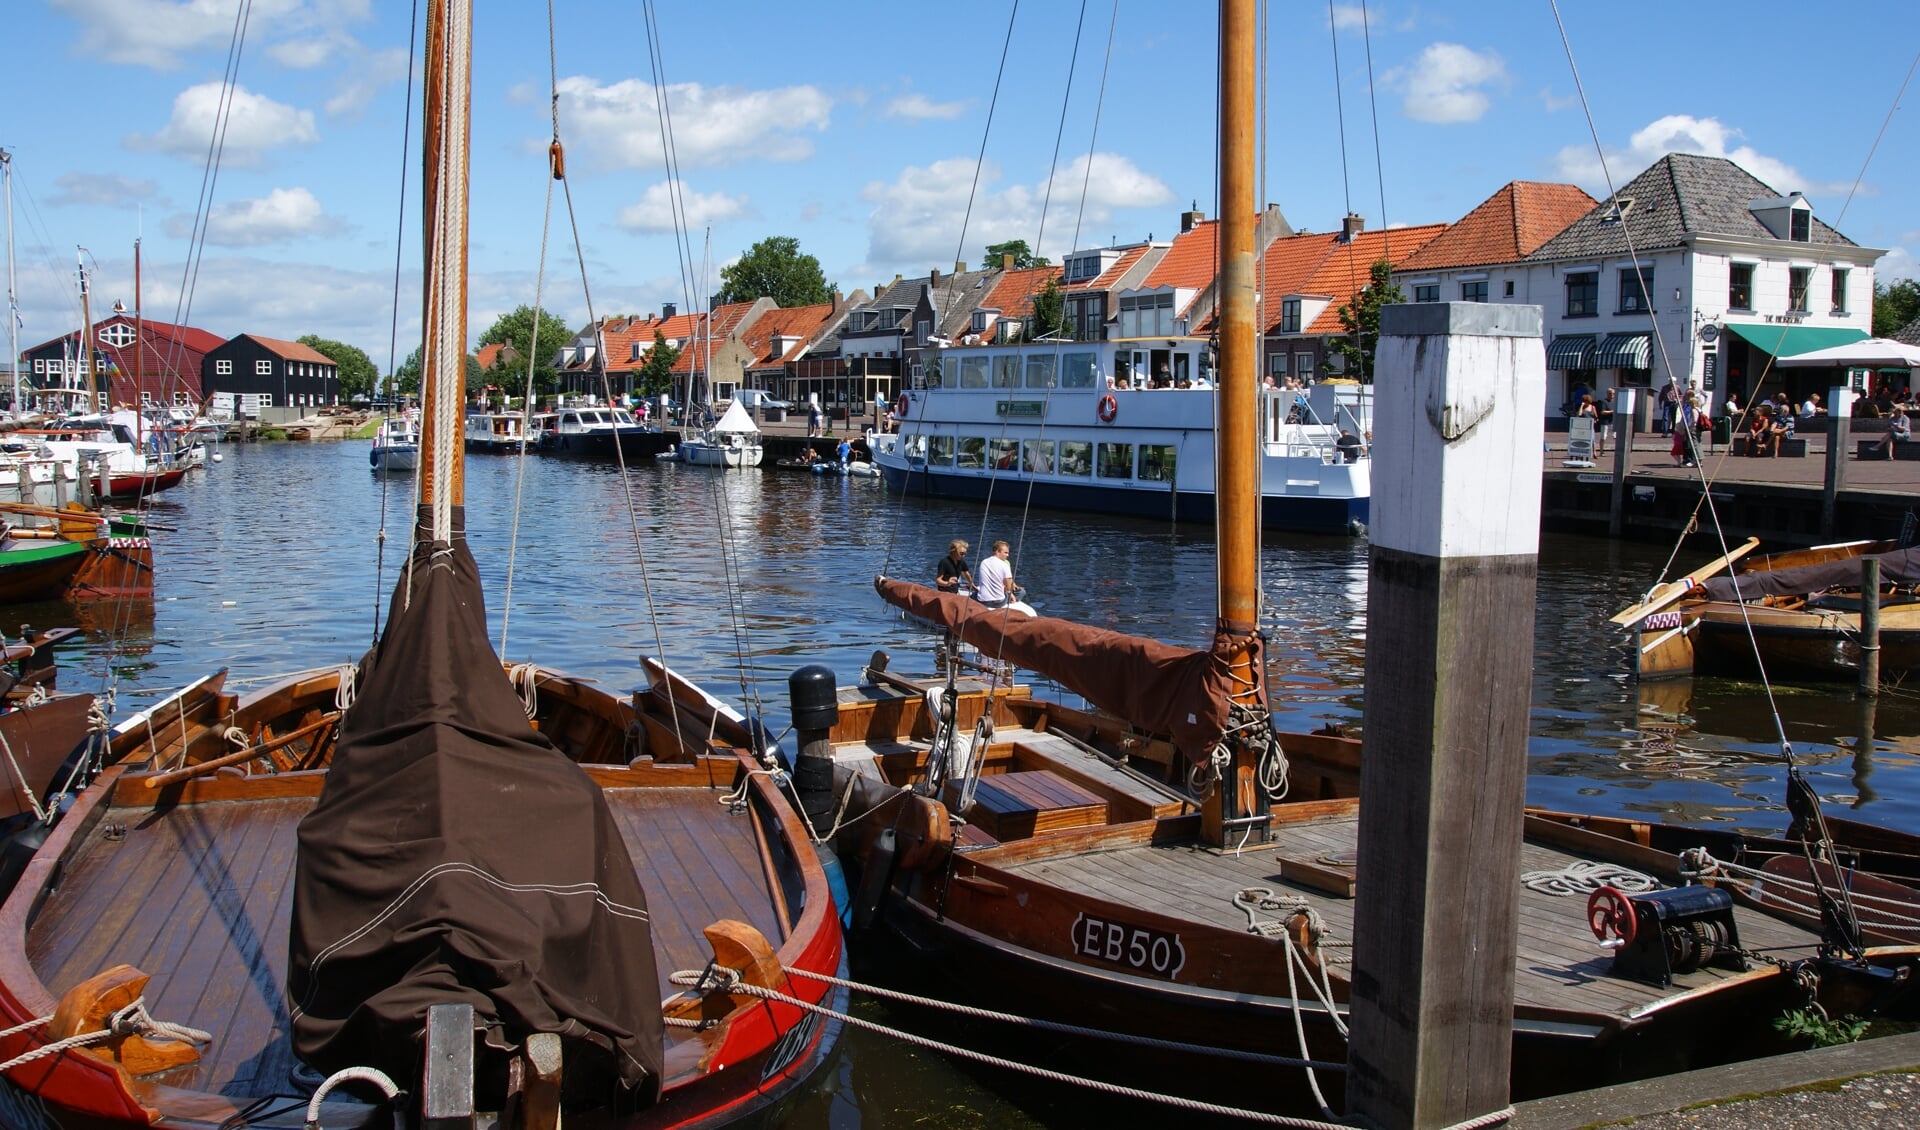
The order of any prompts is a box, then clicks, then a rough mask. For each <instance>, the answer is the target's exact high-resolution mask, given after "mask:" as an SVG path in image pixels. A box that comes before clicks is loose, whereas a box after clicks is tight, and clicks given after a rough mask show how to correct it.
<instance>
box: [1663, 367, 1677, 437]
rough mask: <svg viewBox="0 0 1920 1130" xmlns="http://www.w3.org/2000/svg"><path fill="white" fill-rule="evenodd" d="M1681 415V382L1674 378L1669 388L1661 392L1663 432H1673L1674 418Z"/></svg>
mask: <svg viewBox="0 0 1920 1130" xmlns="http://www.w3.org/2000/svg"><path fill="white" fill-rule="evenodd" d="M1679 414H1680V381H1679V378H1677V377H1676V378H1674V379H1672V380H1669V381H1668V382H1667V387H1665V388H1663V389H1661V390H1660V427H1661V429H1662V430H1663V431H1665V432H1667V433H1668V434H1671V433H1672V432H1673V421H1674V417H1676V416H1678V415H1679Z"/></svg>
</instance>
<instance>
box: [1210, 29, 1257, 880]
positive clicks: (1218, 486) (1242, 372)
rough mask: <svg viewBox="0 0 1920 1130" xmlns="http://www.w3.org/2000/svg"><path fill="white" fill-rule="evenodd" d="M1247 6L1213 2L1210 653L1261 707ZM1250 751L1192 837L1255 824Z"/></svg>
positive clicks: (1222, 835) (1238, 760) (1229, 834)
mask: <svg viewBox="0 0 1920 1130" xmlns="http://www.w3.org/2000/svg"><path fill="white" fill-rule="evenodd" d="M1255 44H1256V36H1255V27H1254V0H1221V2H1220V227H1219V231H1220V270H1219V275H1218V277H1219V298H1220V301H1219V311H1220V314H1219V324H1220V365H1219V376H1218V383H1219V388H1218V391H1216V392H1215V393H1214V397H1215V401H1214V404H1215V412H1216V413H1217V416H1216V419H1215V424H1214V431H1215V439H1214V460H1215V465H1214V506H1215V511H1216V513H1215V525H1216V530H1217V533H1216V537H1217V539H1218V540H1217V541H1216V543H1215V544H1216V545H1217V547H1218V550H1219V559H1218V562H1217V564H1216V568H1217V570H1218V575H1217V576H1216V578H1215V581H1216V590H1217V592H1218V593H1219V619H1218V622H1217V623H1216V625H1215V629H1214V631H1215V636H1216V640H1215V648H1216V650H1218V649H1220V648H1221V645H1222V644H1226V645H1227V649H1226V650H1227V651H1228V653H1229V654H1230V655H1231V660H1230V663H1231V666H1232V669H1233V674H1234V682H1235V685H1236V686H1238V687H1240V688H1242V690H1241V692H1240V693H1239V694H1237V695H1235V700H1236V701H1237V702H1238V703H1240V704H1241V705H1243V706H1246V707H1249V708H1251V709H1253V710H1255V711H1256V712H1258V713H1261V714H1264V713H1265V710H1266V697H1267V696H1266V673H1265V671H1264V670H1263V663H1262V661H1261V659H1260V655H1259V651H1258V650H1257V648H1255V647H1254V646H1252V645H1253V644H1254V639H1253V637H1254V635H1255V633H1256V632H1257V631H1258V630H1259V622H1260V445H1259V432H1258V427H1259V419H1260V411H1259V397H1260V392H1259V387H1258V380H1259V378H1258V373H1257V370H1258V369H1259V362H1258V345H1259V341H1258V332H1257V327H1256V326H1255V325H1254V320H1255V319H1254V291H1255V280H1254V274H1255V264H1256V256H1255V254H1254V226H1255V208H1256V205H1255V201H1254V177H1253V173H1254V153H1255V145H1256V140H1257V139H1256V135H1255V129H1254V97H1255V94H1256V93H1257V92H1256V89H1255V74H1256V67H1255V63H1256V53H1255ZM1257 758H1258V751H1256V750H1252V749H1249V748H1245V747H1243V746H1237V748H1236V749H1235V752H1234V755H1233V758H1232V760H1231V762H1230V763H1228V764H1227V765H1224V766H1222V775H1221V780H1220V781H1219V782H1218V783H1217V785H1216V786H1215V789H1214V792H1213V795H1212V796H1211V797H1209V798H1208V801H1207V803H1206V804H1205V805H1204V806H1203V808H1202V810H1201V812H1202V820H1201V829H1202V836H1203V838H1204V839H1205V840H1206V841H1207V842H1208V843H1211V844H1213V845H1215V846H1224V845H1225V844H1226V843H1227V842H1228V841H1229V840H1232V839H1238V838H1240V837H1241V836H1242V835H1244V834H1245V830H1248V829H1251V828H1252V826H1253V825H1255V824H1258V823H1262V822H1264V817H1265V812H1266V807H1267V806H1266V804H1265V803H1264V799H1263V797H1262V796H1261V794H1260V789H1259V786H1258V784H1257V783H1256V777H1257V771H1256V762H1257Z"/></svg>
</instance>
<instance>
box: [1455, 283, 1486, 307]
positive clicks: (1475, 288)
mask: <svg viewBox="0 0 1920 1130" xmlns="http://www.w3.org/2000/svg"><path fill="white" fill-rule="evenodd" d="M1486 300H1487V280H1485V279H1481V280H1480V281H1478V282H1463V283H1461V284H1460V301H1462V302H1485V301H1486Z"/></svg>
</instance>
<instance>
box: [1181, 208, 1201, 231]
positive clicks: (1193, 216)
mask: <svg viewBox="0 0 1920 1130" xmlns="http://www.w3.org/2000/svg"><path fill="white" fill-rule="evenodd" d="M1206 218H1207V214H1206V213H1205V212H1202V211H1201V210H1200V209H1199V208H1198V207H1197V206H1196V207H1194V208H1192V209H1191V210H1189V211H1185V212H1182V213H1180V230H1181V231H1183V232H1187V231H1192V230H1193V229H1194V228H1196V227H1199V226H1200V223H1201V221H1203V220H1205V219H1206Z"/></svg>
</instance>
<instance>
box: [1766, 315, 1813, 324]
mask: <svg viewBox="0 0 1920 1130" xmlns="http://www.w3.org/2000/svg"><path fill="white" fill-rule="evenodd" d="M1765 318H1766V320H1767V321H1768V322H1769V323H1771V324H1772V325H1776V326H1797V325H1799V324H1801V323H1802V322H1804V321H1806V320H1807V316H1806V315H1805V314H1767V315H1765Z"/></svg>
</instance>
